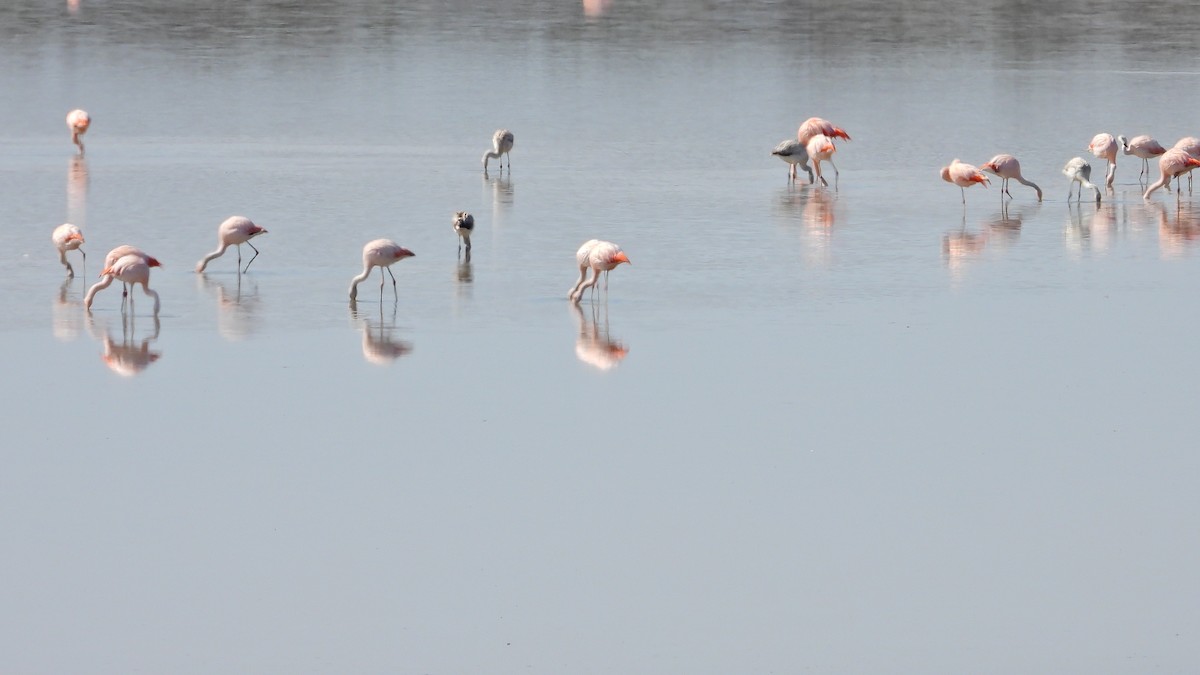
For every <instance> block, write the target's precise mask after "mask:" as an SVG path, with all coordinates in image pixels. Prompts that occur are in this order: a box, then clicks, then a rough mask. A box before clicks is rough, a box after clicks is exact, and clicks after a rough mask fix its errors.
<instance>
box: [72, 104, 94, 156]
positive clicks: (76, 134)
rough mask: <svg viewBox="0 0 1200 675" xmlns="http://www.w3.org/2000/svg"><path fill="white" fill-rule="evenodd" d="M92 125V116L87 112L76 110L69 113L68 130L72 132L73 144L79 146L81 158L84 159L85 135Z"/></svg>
mask: <svg viewBox="0 0 1200 675" xmlns="http://www.w3.org/2000/svg"><path fill="white" fill-rule="evenodd" d="M91 124H92V117H91V115H88V114H87V111H86V110H80V109H78V108H76V109H75V110H72V111H71V112H69V113H67V128H68V129H70V130H71V142H72V143H74V144H75V145H78V146H79V156H80V157H83V135H84V134H85V133H87V130H88V127H89V126H91Z"/></svg>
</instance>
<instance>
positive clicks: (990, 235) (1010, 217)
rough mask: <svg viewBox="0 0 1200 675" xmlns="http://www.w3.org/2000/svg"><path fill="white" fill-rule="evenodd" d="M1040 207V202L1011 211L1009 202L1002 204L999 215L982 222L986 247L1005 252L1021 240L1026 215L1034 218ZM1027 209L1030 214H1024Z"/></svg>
mask: <svg viewBox="0 0 1200 675" xmlns="http://www.w3.org/2000/svg"><path fill="white" fill-rule="evenodd" d="M1041 206H1042V204H1041V202H1035V203H1034V204H1032V205H1028V206H1027V205H1022V206H1020V207H1017V208H1016V209H1013V208H1012V207H1011V206H1010V202H1008V201H1005V202H1003V203H1002V204H1001V205H1000V213H998V214H996V215H995V216H992V217H991V218H989V219H987V220H985V221H984V222H983V225H984V228H985V230H984V231H985V232H986V233H987V239H988V246H990V247H992V248H993V249H996V248H999V249H1000V250H1006V249H1008V248H1009V247H1010V246H1012V245H1014V244H1016V243H1017V241H1018V240H1020V238H1021V224H1022V223H1023V222H1024V220H1025V218H1026V217H1027V216H1028V215H1033V216H1036V215H1037V212H1038V210H1039V209H1040V208H1041ZM1027 208H1028V209H1029V210H1030V211H1032V214H1027V213H1026V209H1027Z"/></svg>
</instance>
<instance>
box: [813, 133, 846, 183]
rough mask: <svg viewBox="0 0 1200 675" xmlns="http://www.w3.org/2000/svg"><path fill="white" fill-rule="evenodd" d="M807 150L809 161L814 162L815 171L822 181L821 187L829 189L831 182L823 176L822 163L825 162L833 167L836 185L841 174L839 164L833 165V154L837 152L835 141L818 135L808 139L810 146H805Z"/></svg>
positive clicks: (823, 135)
mask: <svg viewBox="0 0 1200 675" xmlns="http://www.w3.org/2000/svg"><path fill="white" fill-rule="evenodd" d="M805 150H806V151H807V152H808V157H809V159H811V160H812V163H813V169H815V170H816V172H817V178H820V179H821V185H824V186H826V187H829V181H827V180H825V177H824V176H822V175H821V162H823V161H824V162H829V166H832V167H833V180H834V182H835V183H836V182H837V179H838V175H839V174H838V168H837V164H834V163H833V153H835V152H837V148H836V147H835V146H834V145H833V141H832V140H830V138H829V137H828V136H826V135H825V134H817V135H816V136H813V137H812V138H810V139H808V145H807V146H805Z"/></svg>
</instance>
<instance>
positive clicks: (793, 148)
mask: <svg viewBox="0 0 1200 675" xmlns="http://www.w3.org/2000/svg"><path fill="white" fill-rule="evenodd" d="M771 154H772V155H775V156H776V157H778V158H779V159H782V160H783V161H785V162H787V163H788V164H790V165H791V167H792V168H791V170H790V171H789V172H788V179H789V180H791V181H795V180H796V166H797V165H799V166H800V168H802V169H804V170H805V171H807V172H808V182H809V184H810V185H811V184H812V183H813V172H812V167H810V166H809V165H808V150H807V149H806V148H805V147H804V144H803V143H801V142H800V141H793V140H786V141H784V142H782V143H780V144H779V145H777V146H775V149H774V150H773V151H772V152H771Z"/></svg>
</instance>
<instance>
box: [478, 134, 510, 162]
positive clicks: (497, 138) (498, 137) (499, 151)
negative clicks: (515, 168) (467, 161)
mask: <svg viewBox="0 0 1200 675" xmlns="http://www.w3.org/2000/svg"><path fill="white" fill-rule="evenodd" d="M512 146H513V134H512V132H511V131H509V130H508V129H497V130H496V133H494V134H492V151H491V152H485V153H483V159H482V160H481V161H482V162H483V172H484V173H487V166H488V160H489V159H491V158H492V157H500V155H508V169H509V171H512V155H511V154H509V151H510V150H512ZM500 170H501V171H503V170H504V158H503V157H500Z"/></svg>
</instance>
